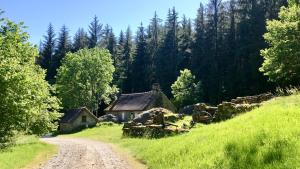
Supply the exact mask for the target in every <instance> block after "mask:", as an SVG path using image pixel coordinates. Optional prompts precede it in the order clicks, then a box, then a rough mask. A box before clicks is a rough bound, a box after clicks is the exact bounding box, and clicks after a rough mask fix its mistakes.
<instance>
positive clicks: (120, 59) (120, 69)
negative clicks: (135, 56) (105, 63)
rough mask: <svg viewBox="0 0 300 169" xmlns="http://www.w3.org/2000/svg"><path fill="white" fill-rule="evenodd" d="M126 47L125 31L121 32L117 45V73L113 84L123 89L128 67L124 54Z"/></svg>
mask: <svg viewBox="0 0 300 169" xmlns="http://www.w3.org/2000/svg"><path fill="white" fill-rule="evenodd" d="M124 47H125V35H124V33H123V31H121V32H120V35H119V39H118V43H117V46H116V54H115V58H116V61H115V63H114V64H115V69H116V71H115V73H114V79H113V84H115V85H117V86H118V87H119V88H120V89H121V90H123V89H124V87H123V83H124V80H125V78H126V69H125V60H124V58H125V56H124Z"/></svg>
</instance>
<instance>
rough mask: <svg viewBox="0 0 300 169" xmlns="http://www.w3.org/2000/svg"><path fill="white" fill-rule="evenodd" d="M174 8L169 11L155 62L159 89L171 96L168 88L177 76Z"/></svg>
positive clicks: (175, 17)
mask: <svg viewBox="0 0 300 169" xmlns="http://www.w3.org/2000/svg"><path fill="white" fill-rule="evenodd" d="M177 15H178V14H177V12H176V10H175V8H173V9H172V10H171V9H169V12H168V17H167V22H166V26H165V27H166V28H165V29H166V35H165V37H164V40H163V42H162V45H161V47H160V49H159V58H158V59H157V62H156V67H157V73H156V74H157V76H158V80H159V83H160V85H161V88H162V89H163V91H164V92H165V93H166V94H167V95H168V96H171V88H170V86H171V85H172V83H173V82H174V81H175V80H176V77H177V75H178V73H179V72H178V71H177V66H178V63H177V61H178V59H177V57H178V22H177V18H178V16H177Z"/></svg>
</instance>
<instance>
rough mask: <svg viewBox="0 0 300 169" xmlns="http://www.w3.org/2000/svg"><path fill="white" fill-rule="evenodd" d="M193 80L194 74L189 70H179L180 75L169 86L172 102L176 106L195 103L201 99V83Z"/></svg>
mask: <svg viewBox="0 0 300 169" xmlns="http://www.w3.org/2000/svg"><path fill="white" fill-rule="evenodd" d="M195 81H196V79H195V76H194V75H192V73H191V71H190V70H188V69H184V70H182V71H180V76H179V77H178V78H177V80H176V81H175V82H174V83H173V84H172V86H171V88H172V94H173V96H174V102H175V105H176V106H177V107H178V108H181V107H183V106H186V105H190V104H194V103H197V102H198V101H199V100H200V99H201V95H202V90H201V83H200V82H198V83H196V82H195Z"/></svg>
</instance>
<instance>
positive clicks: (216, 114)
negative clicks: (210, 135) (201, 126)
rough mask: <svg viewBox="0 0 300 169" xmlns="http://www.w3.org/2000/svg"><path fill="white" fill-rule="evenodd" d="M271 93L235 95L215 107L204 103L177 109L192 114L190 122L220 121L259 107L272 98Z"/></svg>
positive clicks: (182, 112)
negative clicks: (228, 100)
mask: <svg viewBox="0 0 300 169" xmlns="http://www.w3.org/2000/svg"><path fill="white" fill-rule="evenodd" d="M273 97H274V96H273V94H271V93H266V94H261V95H256V96H246V97H237V98H236V99H232V100H231V101H230V102H222V103H221V104H219V105H218V106H217V107H212V106H208V105H206V104H204V103H198V104H195V105H190V106H186V107H184V108H183V109H181V110H180V111H179V113H180V114H188V115H192V117H193V121H192V123H206V124H208V123H211V122H213V121H222V120H226V119H230V118H232V117H233V116H235V115H238V114H240V113H244V112H248V111H250V110H252V109H254V108H256V107H259V106H260V105H261V103H262V102H263V101H267V100H270V99H272V98H273Z"/></svg>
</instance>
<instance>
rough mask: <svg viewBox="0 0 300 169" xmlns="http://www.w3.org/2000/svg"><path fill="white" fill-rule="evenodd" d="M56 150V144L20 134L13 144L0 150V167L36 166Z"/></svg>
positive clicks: (23, 168)
mask: <svg viewBox="0 0 300 169" xmlns="http://www.w3.org/2000/svg"><path fill="white" fill-rule="evenodd" d="M56 152H57V148H56V146H54V145H50V144H46V143H43V142H40V141H39V139H38V138H37V137H35V136H21V137H20V138H18V141H17V143H16V145H15V146H13V147H10V148H8V149H6V150H1V151H0V169H19V168H22V169H30V168H33V167H37V165H39V164H40V163H42V162H44V161H45V160H47V159H49V158H50V157H52V155H53V154H55V153H56Z"/></svg>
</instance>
